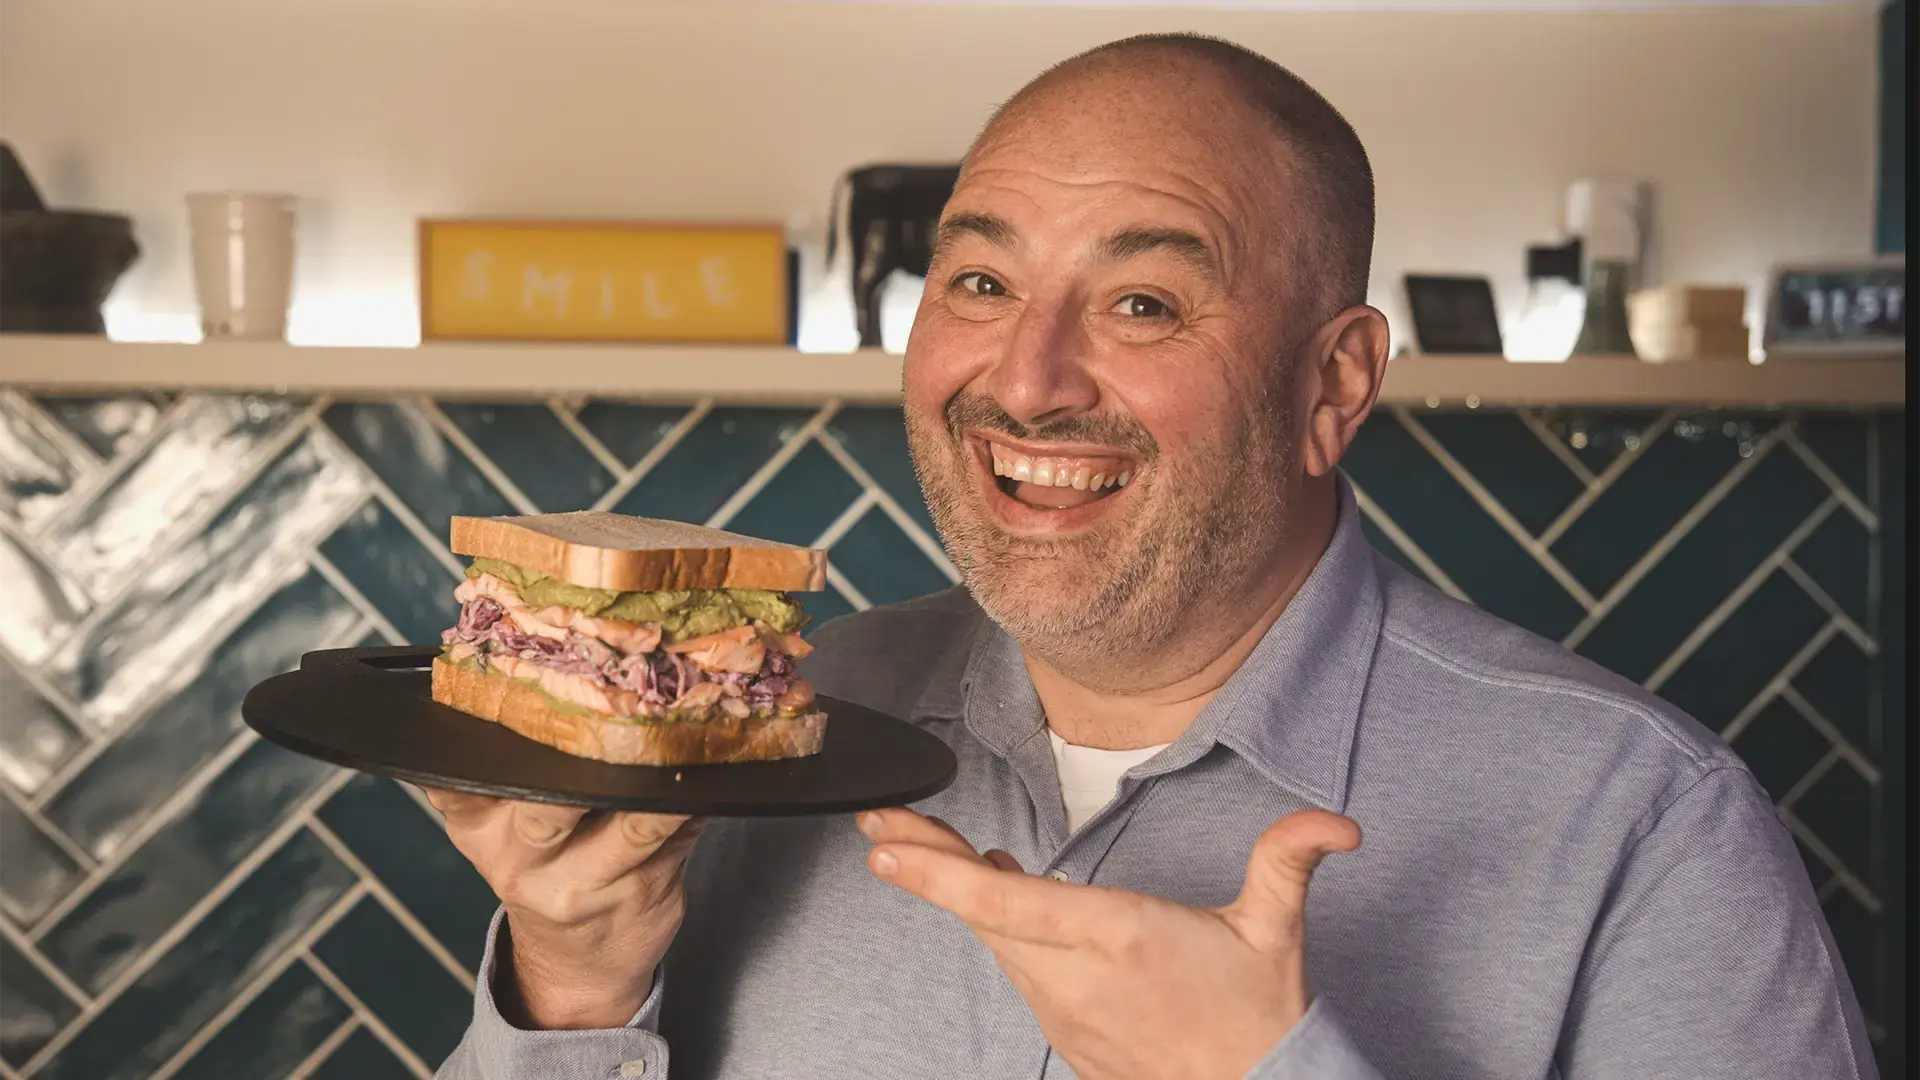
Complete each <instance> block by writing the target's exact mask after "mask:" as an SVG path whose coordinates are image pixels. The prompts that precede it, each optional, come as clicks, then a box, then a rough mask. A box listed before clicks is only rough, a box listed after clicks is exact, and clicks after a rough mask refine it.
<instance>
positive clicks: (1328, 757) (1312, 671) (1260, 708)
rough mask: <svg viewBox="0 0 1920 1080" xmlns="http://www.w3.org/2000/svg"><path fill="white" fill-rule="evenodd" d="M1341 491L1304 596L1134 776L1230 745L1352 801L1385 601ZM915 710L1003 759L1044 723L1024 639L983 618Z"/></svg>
mask: <svg viewBox="0 0 1920 1080" xmlns="http://www.w3.org/2000/svg"><path fill="white" fill-rule="evenodd" d="M1338 487H1339V496H1338V498H1339V517H1338V520H1337V522H1336V524H1335V526H1334V531H1333V538H1332V540H1331V541H1330V542H1329V543H1328V544H1327V550H1326V552H1325V553H1324V554H1322V555H1321V556H1320V561H1319V562H1318V563H1316V564H1315V565H1314V568H1313V571H1312V573H1310V574H1309V575H1308V576H1307V580H1306V582H1305V583H1304V584H1303V585H1301V587H1300V591H1299V592H1298V593H1296V594H1294V597H1293V599H1292V600H1291V601H1289V602H1288V603H1287V607H1286V610H1285V611H1283V612H1281V614H1280V618H1279V619H1278V620H1276V621H1275V622H1274V624H1273V626H1272V627H1271V628H1270V629H1268V631H1267V633H1266V635H1265V636H1264V637H1262V638H1261V639H1260V644H1259V645H1257V646H1255V647H1254V651H1253V653H1252V655H1250V656H1249V657H1248V658H1247V660H1246V662H1245V663H1243V664H1242V665H1240V668H1239V670H1238V671H1235V672H1234V673H1233V675H1232V676H1230V677H1229V678H1228V679H1227V683H1226V685H1225V686H1223V687H1222V688H1221V690H1220V693H1218V694H1217V695H1215V696H1214V699H1213V700H1212V701H1210V702H1208V703H1207V706H1206V708H1204V709H1202V710H1201V712H1200V715H1199V716H1198V717H1196V718H1195V719H1194V722H1193V723H1192V724H1191V725H1190V726H1189V727H1188V728H1187V730H1186V731H1185V732H1183V733H1182V734H1181V736H1180V738H1179V739H1177V740H1176V741H1175V742H1174V744H1173V745H1172V746H1170V747H1168V748H1167V749H1166V751H1165V752H1163V753H1161V754H1159V755H1158V756H1156V757H1155V758H1154V759H1153V760H1152V761H1150V762H1148V763H1147V764H1145V765H1142V766H1138V767H1136V768H1135V769H1134V770H1133V774H1134V775H1139V776H1156V775H1159V774H1162V773H1167V772H1172V771H1173V770H1175V769H1180V768H1184V767H1186V766H1187V765H1190V764H1192V763H1193V762H1195V761H1198V760H1199V759H1200V758H1201V757H1203V756H1204V755H1205V754H1207V753H1208V752H1209V751H1210V750H1211V749H1212V748H1213V747H1214V746H1216V745H1218V746H1225V747H1227V748H1228V749H1229V750H1232V751H1233V752H1234V753H1236V754H1238V755H1240V756H1241V757H1242V758H1244V759H1246V761H1247V762H1248V763H1250V764H1252V765H1253V766H1254V767H1255V768H1256V769H1258V770H1259V771H1260V772H1261V774H1262V775H1264V776H1266V777H1267V779H1269V780H1271V781H1273V782H1274V783H1276V784H1279V785H1282V786H1284V787H1287V788H1290V789H1292V790H1294V791H1297V792H1298V793H1300V794H1301V795H1304V796H1306V797H1308V798H1310V799H1312V800H1313V801H1314V802H1315V803H1316V804H1318V805H1320V806H1322V807H1324V808H1326V809H1329V810H1333V811H1335V812H1339V811H1340V810H1341V809H1342V808H1343V807H1344V806H1345V803H1346V797H1347V779H1348V765H1349V762H1350V760H1351V756H1352V750H1353V739H1354V732H1355V729H1356V728H1357V727H1358V725H1359V720H1360V705H1361V701H1362V699H1363V698H1364V696H1365V692H1366V686H1367V678H1368V675H1369V673H1370V671H1371V669H1372V666H1373V655H1374V648H1375V645H1376V644H1377V643H1378V641H1379V637H1380V626H1381V621H1382V617H1383V615H1384V610H1385V603H1384V600H1383V597H1382V595H1381V592H1380V583H1379V580H1378V578H1377V577H1376V575H1375V572H1374V565H1373V549H1372V548H1371V547H1370V546H1369V545H1368V543H1367V540H1366V536H1365V535H1364V534H1363V533H1362V532H1361V529H1360V508H1359V506H1358V504H1357V502H1356V501H1355V499H1354V495H1353V491H1352V488H1351V486H1350V485H1349V484H1348V483H1347V481H1346V478H1345V477H1344V476H1342V477H1340V478H1339V482H1338ZM949 662H951V661H949ZM943 674H946V673H943ZM954 675H959V678H955V677H953V676H954ZM914 712H915V715H916V716H917V717H931V716H945V717H954V716H964V717H965V720H966V723H967V727H968V728H969V729H970V730H971V731H972V732H973V734H974V737H976V738H978V739H979V740H980V741H981V742H983V743H985V744H986V745H987V746H988V747H989V748H991V749H992V750H993V751H994V752H996V753H998V754H1000V755H1002V756H1006V755H1007V754H1008V753H1009V752H1011V750H1012V749H1013V748H1014V747H1015V746H1017V745H1019V744H1020V743H1022V742H1024V741H1025V740H1027V739H1029V738H1032V737H1033V736H1035V735H1038V734H1039V733H1040V732H1041V731H1042V730H1043V729H1045V727H1046V716H1045V713H1044V711H1043V710H1042V708H1041V706H1040V697H1039V694H1038V693H1037V692H1036V691H1035V690H1034V688H1033V679H1032V677H1031V676H1030V675H1029V674H1028V672H1027V666H1026V660H1025V658H1024V657H1023V656H1022V655H1021V653H1020V646H1019V644H1018V643H1017V642H1015V641H1014V640H1013V637H1012V636H1011V635H1010V634H1008V633H1007V632H1006V631H1005V630H1003V629H1001V628H1000V627H999V626H998V625H997V624H995V623H993V622H992V621H991V620H990V619H986V618H984V617H983V618H982V619H981V620H980V625H979V627H978V629H977V630H976V631H975V632H974V634H973V636H972V642H971V648H970V649H968V650H967V653H966V662H965V667H964V670H963V671H959V672H953V673H952V674H946V677H936V678H935V679H933V680H931V682H930V683H929V686H928V689H927V691H926V692H925V693H924V694H923V695H922V697H921V699H920V702H919V705H918V706H917V707H916V708H915V710H914Z"/></svg>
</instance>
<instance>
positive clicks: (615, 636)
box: [539, 604, 660, 656]
mask: <svg viewBox="0 0 1920 1080" xmlns="http://www.w3.org/2000/svg"><path fill="white" fill-rule="evenodd" d="M539 617H540V619H541V620H542V621H543V622H547V623H551V624H552V625H554V626H563V627H566V628H567V629H569V630H575V631H578V632H580V633H582V634H585V635H587V636H588V637H593V638H599V639H600V640H601V641H604V642H606V643H607V644H608V645H611V646H612V647H613V648H614V649H616V650H618V651H619V652H620V654H621V655H622V656H632V655H634V654H636V653H648V652H652V651H653V649H654V646H656V645H658V644H660V627H659V626H657V625H655V624H654V623H636V622H627V621H626V620H624V619H605V618H600V617H598V616H594V615H589V614H587V613H586V612H584V611H581V610H580V609H579V608H570V607H560V606H559V605H557V604H556V605H554V606H551V607H543V608H541V609H540V611H539Z"/></svg>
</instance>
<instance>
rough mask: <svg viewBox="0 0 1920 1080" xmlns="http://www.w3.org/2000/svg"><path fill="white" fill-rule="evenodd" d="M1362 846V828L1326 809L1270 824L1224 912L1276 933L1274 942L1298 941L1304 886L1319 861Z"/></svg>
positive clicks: (1304, 903) (1290, 816) (1305, 894)
mask: <svg viewBox="0 0 1920 1080" xmlns="http://www.w3.org/2000/svg"><path fill="white" fill-rule="evenodd" d="M1359 846H1360V826H1359V825H1357V824H1355V823H1354V822H1353V820H1352V819H1351V818H1345V817H1341V816H1340V815H1339V814H1334V813H1329V812H1327V811H1325V810H1302V811H1300V812H1299V813H1294V814H1288V815H1287V816H1286V817H1283V818H1281V819H1280V820H1279V821H1276V822H1274V823H1273V824H1272V825H1271V826H1269V827H1268V828H1267V831H1266V832H1264V833H1261V834H1260V839H1258V840H1256V841H1254V844H1253V854H1252V856H1251V857H1250V858H1249V859H1248V860H1247V877H1246V882H1245V884H1243V885H1242V886H1241V888H1240V897H1239V899H1237V900H1235V901H1234V902H1233V904H1232V906H1231V907H1230V908H1229V909H1228V910H1229V911H1230V912H1232V913H1235V914H1237V915H1240V916H1243V917H1245V918H1246V919H1248V920H1249V921H1250V922H1251V923H1253V924H1254V925H1257V926H1260V927H1263V928H1266V929H1269V930H1271V931H1273V932H1274V935H1275V936H1274V939H1273V940H1274V941H1275V942H1276V943H1277V942H1283V941H1297V940H1298V937H1299V932H1300V922H1301V920H1302V919H1303V917H1304V915H1305V911H1306V906H1307V884H1308V882H1309V881H1310V880H1311V879H1312V877H1313V872H1314V870H1315V869H1316V868H1318V867H1319V865H1320V860H1322V859H1324V858H1326V857H1327V856H1328V855H1330V854H1332V853H1334V852H1338V851H1352V850H1353V849H1355V848H1357V847H1359Z"/></svg>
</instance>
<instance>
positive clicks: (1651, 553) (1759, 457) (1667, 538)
mask: <svg viewBox="0 0 1920 1080" xmlns="http://www.w3.org/2000/svg"><path fill="white" fill-rule="evenodd" d="M1792 427H1793V422H1792V421H1791V420H1788V421H1783V422H1782V423H1781V425H1780V426H1779V427H1776V428H1774V429H1773V430H1772V431H1769V432H1767V434H1766V435H1764V436H1762V437H1761V439H1760V441H1759V442H1758V443H1756V444H1755V446H1754V448H1753V453H1752V454H1751V455H1749V456H1747V457H1744V458H1741V459H1740V461H1739V463H1738V464H1736V465H1734V466H1733V467H1732V468H1730V469H1728V470H1727V472H1726V475H1724V476H1722V477H1721V478H1720V479H1718V480H1716V481H1714V483H1713V486H1712V487H1710V488H1708V489H1707V491H1706V494H1704V495H1702V496H1700V498H1699V499H1698V500H1697V501H1696V502H1695V503H1694V504H1693V505H1692V506H1690V507H1688V508H1687V512H1686V513H1684V514H1682V515H1680V520H1679V521H1676V522H1674V523H1673V527H1672V528H1670V529H1668V530H1667V531H1666V532H1665V533H1664V534H1663V535H1662V536H1661V537H1660V539H1658V540H1656V541H1654V542H1653V546H1652V547H1649V548H1648V549H1647V550H1646V551H1645V552H1643V553H1641V556H1640V558H1639V560H1638V561H1636V562H1635V563H1634V564H1633V565H1632V566H1631V567H1629V568H1628V569H1627V572H1626V573H1624V574H1622V575H1620V580H1618V581H1616V582H1614V583H1613V586H1612V588H1609V589H1608V590H1607V592H1606V595H1604V596H1602V597H1601V598H1600V603H1599V606H1598V607H1596V608H1595V609H1594V610H1593V611H1592V612H1591V613H1589V614H1588V615H1587V617H1586V618H1585V619H1582V620H1581V621H1580V625H1578V626H1576V627H1574V628H1573V630H1572V631H1571V632H1570V633H1568V634H1567V636H1566V637H1565V638H1563V639H1562V640H1561V642H1560V644H1561V645H1563V646H1565V647H1567V648H1569V649H1574V648H1578V647H1579V645H1580V643H1581V642H1583V641H1585V640H1586V639H1587V635H1588V634H1591V633H1593V631H1594V629H1595V628H1596V627H1598V626H1599V625H1600V623H1601V621H1602V620H1604V619H1605V618H1606V617H1607V616H1608V615H1610V614H1612V613H1613V609H1614V608H1615V607H1617V606H1618V605H1619V603H1620V601H1621V600H1623V599H1625V598H1626V596H1627V594H1628V593H1630V592H1632V591H1633V590H1634V588H1635V587H1637V586H1638V585H1639V584H1640V580H1641V579H1642V578H1644V577H1646V576H1647V575H1648V574H1649V573H1651V572H1652V571H1653V568H1654V567H1656V566H1658V565H1660V561H1661V560H1662V559H1665V558H1666V557H1667V554H1668V552H1671V551H1672V550H1673V549H1674V548H1676V547H1678V546H1679V545H1680V541H1682V540H1685V539H1686V538H1687V534H1688V533H1691V532H1692V531H1693V530H1694V528H1695V527H1696V526H1698V525H1699V524H1700V522H1702V521H1704V520H1705V519H1706V516H1707V515H1708V514H1710V513H1712V512H1713V510H1714V508H1715V507H1717V506H1719V505H1720V503H1721V502H1723V501H1724V500H1725V499H1726V497H1727V495H1728V494H1730V493H1731V492H1732V491H1733V489H1734V488H1736V487H1739V486H1740V482H1741V481H1743V480H1745V479H1746V478H1747V474H1748V473H1750V472H1752V471H1753V470H1754V469H1756V468H1758V467H1759V465H1760V463H1761V462H1762V461H1765V460H1766V458H1767V455H1768V454H1770V453H1772V452H1773V448H1774V447H1775V446H1778V445H1779V444H1780V437H1781V436H1782V435H1784V434H1785V433H1786V432H1787V431H1790V430H1792Z"/></svg>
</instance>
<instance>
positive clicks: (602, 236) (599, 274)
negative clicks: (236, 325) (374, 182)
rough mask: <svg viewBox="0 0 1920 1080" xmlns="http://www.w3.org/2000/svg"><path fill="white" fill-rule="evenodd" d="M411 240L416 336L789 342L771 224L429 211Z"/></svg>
mask: <svg viewBox="0 0 1920 1080" xmlns="http://www.w3.org/2000/svg"><path fill="white" fill-rule="evenodd" d="M419 243H420V252H419V258H420V336H421V338H422V339H423V340H428V341H433V340H456V339H459V340H469V341H624V342H654V343H695V342H700V343H725V344H765V345H779V344H784V343H785V342H786V341H787V340H788V326H787V324H788V320H789V314H790V313H789V308H788V282H787V273H788V261H787V247H786V234H785V230H784V229H783V228H782V227H781V226H778V225H701V224H655V223H647V222H583V221H564V220H554V221H538V220H496V219H463V218H430V219H423V220H422V221H421V222H420V240H419ZM449 374H450V375H451V374H453V373H449Z"/></svg>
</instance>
